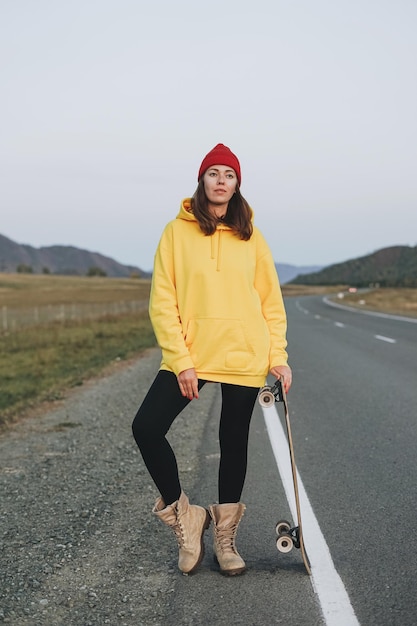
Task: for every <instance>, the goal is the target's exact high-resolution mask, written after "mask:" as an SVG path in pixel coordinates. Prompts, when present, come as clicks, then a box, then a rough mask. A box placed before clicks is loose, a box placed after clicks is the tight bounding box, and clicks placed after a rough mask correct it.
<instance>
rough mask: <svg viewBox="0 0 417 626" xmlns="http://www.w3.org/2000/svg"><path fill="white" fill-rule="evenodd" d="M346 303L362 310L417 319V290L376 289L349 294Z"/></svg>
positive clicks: (345, 298)
mask: <svg viewBox="0 0 417 626" xmlns="http://www.w3.org/2000/svg"><path fill="white" fill-rule="evenodd" d="M344 301H345V302H346V303H347V304H349V305H352V306H357V307H360V308H362V309H368V310H372V311H381V312H383V313H392V314H397V315H405V316H407V317H417V289H406V288H404V289H374V290H372V291H369V292H365V293H364V292H356V293H353V294H347V295H345V297H344Z"/></svg>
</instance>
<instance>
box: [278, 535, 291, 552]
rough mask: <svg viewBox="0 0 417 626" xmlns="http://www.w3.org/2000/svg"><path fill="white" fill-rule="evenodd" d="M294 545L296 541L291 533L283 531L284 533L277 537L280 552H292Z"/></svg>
mask: <svg viewBox="0 0 417 626" xmlns="http://www.w3.org/2000/svg"><path fill="white" fill-rule="evenodd" d="M293 547H294V542H293V540H292V537H291V535H290V534H288V533H283V534H282V535H280V536H279V537H278V539H277V550H278V552H283V553H284V554H285V553H286V552H291V550H292V549H293Z"/></svg>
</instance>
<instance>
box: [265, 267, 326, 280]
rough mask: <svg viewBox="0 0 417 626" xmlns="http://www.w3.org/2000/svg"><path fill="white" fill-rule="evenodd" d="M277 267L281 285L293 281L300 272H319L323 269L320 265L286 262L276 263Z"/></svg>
mask: <svg viewBox="0 0 417 626" xmlns="http://www.w3.org/2000/svg"><path fill="white" fill-rule="evenodd" d="M275 267H276V268H277V272H278V276H279V281H280V283H281V285H285V283H289V282H291V281H292V280H293V279H294V278H296V277H297V276H299V275H300V274H311V273H312V272H318V271H319V270H321V269H322V266H320V265H309V266H297V265H287V264H286V263H276V264H275Z"/></svg>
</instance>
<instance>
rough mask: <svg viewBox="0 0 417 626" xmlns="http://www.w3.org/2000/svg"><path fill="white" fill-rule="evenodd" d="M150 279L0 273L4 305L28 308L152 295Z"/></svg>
mask: <svg viewBox="0 0 417 626" xmlns="http://www.w3.org/2000/svg"><path fill="white" fill-rule="evenodd" d="M149 289H150V280H149V279H142V278H107V277H101V276H91V277H90V276H53V275H47V274H46V275H43V274H34V275H31V274H0V305H1V306H8V307H11V308H20V307H22V308H25V307H29V306H30V307H34V306H44V305H60V304H72V303H74V302H75V303H77V304H78V303H107V302H108V303H110V302H116V301H121V300H142V299H146V298H148V296H149Z"/></svg>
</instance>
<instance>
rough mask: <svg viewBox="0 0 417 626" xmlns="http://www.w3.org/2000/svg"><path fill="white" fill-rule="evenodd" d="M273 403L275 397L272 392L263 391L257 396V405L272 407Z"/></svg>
mask: <svg viewBox="0 0 417 626" xmlns="http://www.w3.org/2000/svg"><path fill="white" fill-rule="evenodd" d="M274 402H275V396H274V394H273V393H272V391H269V390H268V389H265V390H264V391H261V393H260V394H259V404H260V405H261V406H263V407H269V406H273V405H274Z"/></svg>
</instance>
